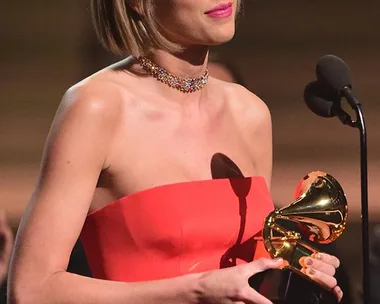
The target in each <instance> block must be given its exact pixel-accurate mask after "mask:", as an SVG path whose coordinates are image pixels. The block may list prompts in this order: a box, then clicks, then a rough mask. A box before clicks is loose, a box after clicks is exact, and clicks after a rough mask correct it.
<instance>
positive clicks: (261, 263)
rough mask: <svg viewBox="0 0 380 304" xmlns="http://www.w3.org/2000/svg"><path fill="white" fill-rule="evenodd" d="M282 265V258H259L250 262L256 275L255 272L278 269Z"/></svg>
mask: <svg viewBox="0 0 380 304" xmlns="http://www.w3.org/2000/svg"><path fill="white" fill-rule="evenodd" d="M283 263H284V260H283V259H282V258H278V259H266V258H261V259H258V260H256V261H254V262H252V266H253V268H254V271H255V272H256V273H257V272H262V271H265V270H267V269H273V268H280V267H281V266H282V265H283Z"/></svg>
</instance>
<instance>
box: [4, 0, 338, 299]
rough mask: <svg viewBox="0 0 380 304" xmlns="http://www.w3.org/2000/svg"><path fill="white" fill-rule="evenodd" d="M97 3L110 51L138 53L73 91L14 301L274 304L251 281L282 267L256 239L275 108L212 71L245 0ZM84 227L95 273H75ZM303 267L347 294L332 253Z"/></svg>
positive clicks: (55, 132) (27, 232) (51, 143)
mask: <svg viewBox="0 0 380 304" xmlns="http://www.w3.org/2000/svg"><path fill="white" fill-rule="evenodd" d="M92 10H93V17H94V22H95V27H96V30H97V32H98V35H99V37H100V39H101V41H102V42H103V43H104V44H105V46H106V47H107V48H108V49H110V50H112V51H114V52H118V53H124V54H126V53H131V54H133V57H130V58H127V59H126V60H125V61H123V62H120V63H118V64H116V65H114V66H111V67H109V68H107V69H105V70H102V71H100V72H98V73H96V74H95V75H93V76H91V77H89V78H88V79H85V80H84V81H82V82H80V83H79V84H76V85H75V86H74V87H73V88H71V89H70V90H68V92H67V93H66V94H65V97H64V99H63V101H62V103H61V105H60V107H59V109H58V112H57V115H56V118H55V120H54V123H53V125H52V128H51V131H50V134H49V138H48V141H47V144H46V148H45V152H44V156H43V163H42V169H41V175H40V178H39V182H38V184H37V188H36V190H35V192H34V194H33V197H32V199H31V202H30V204H29V207H28V208H27V211H26V214H25V216H24V218H23V220H22V224H21V226H20V229H19V232H18V237H17V245H16V250H15V253H14V256H13V259H12V260H13V262H12V270H11V282H10V293H9V302H10V303H49V304H51V303H82V304H86V303H91V304H97V303H99V304H100V303H101V304H106V303H112V304H118V303H122V304H125V303H134V304H138V303H218V304H223V303H269V300H267V299H265V298H264V297H263V296H262V295H260V294H258V293H257V292H256V291H255V290H254V289H252V288H250V286H249V285H248V282H247V280H248V278H249V277H250V276H252V275H254V274H256V273H258V272H261V271H263V270H265V269H270V268H277V267H279V266H280V265H281V264H282V261H281V260H271V259H269V258H268V257H267V255H266V253H265V252H264V251H263V250H262V245H260V244H257V243H256V242H255V241H254V236H255V235H256V234H258V233H260V229H261V228H260V227H261V226H262V221H263V218H264V217H265V215H266V214H268V212H269V211H270V210H272V208H273V206H272V203H271V200H270V197H269V191H268V187H269V185H270V178H271V167H272V164H271V158H272V157H271V155H272V151H271V149H272V146H271V122H270V115H269V111H268V109H267V107H266V106H265V104H264V103H263V102H262V101H261V100H260V99H259V98H257V97H256V96H255V95H253V94H252V93H250V92H248V91H247V90H246V89H244V88H243V87H241V86H238V85H235V84H228V83H225V82H222V81H220V80H216V79H214V78H211V77H208V72H207V57H208V47H209V46H210V45H216V44H221V43H224V42H227V41H228V40H230V39H231V38H232V37H233V35H234V31H235V16H236V14H237V12H238V10H239V1H236V0H234V1H230V2H229V3H221V2H220V1H215V0H207V1H205V0H168V1H160V0H151V1H144V0H134V1H133V0H130V1H124V0H114V1H109V0H94V1H92ZM189 78H191V79H189ZM157 80H159V81H157ZM243 175H244V176H246V177H243ZM247 176H248V177H247ZM109 202H112V203H109ZM79 235H81V240H82V242H83V245H84V248H85V251H86V254H87V257H88V261H89V265H90V267H91V272H92V274H93V276H94V278H85V277H81V276H77V275H74V274H70V273H68V272H66V271H65V269H66V267H67V263H68V259H69V256H70V252H71V249H72V247H73V245H74V243H75V241H76V239H77V238H78V236H79ZM41 252H50V254H49V255H48V256H45V255H42V254H41ZM260 257H261V258H260ZM265 257H266V258H265ZM259 258H260V259H259ZM253 260H255V261H253ZM252 261H253V262H252ZM246 262H249V263H246ZM304 265H305V269H304V271H305V273H307V274H308V275H310V276H311V277H312V278H313V279H315V280H317V281H320V282H321V283H322V284H325V285H326V286H328V287H329V288H331V289H333V290H334V292H335V294H336V295H337V297H338V299H340V298H341V297H342V293H341V290H340V288H339V287H338V286H336V285H337V284H336V280H335V279H334V277H333V275H334V272H335V268H336V267H338V266H339V260H338V259H337V258H336V257H333V256H330V255H328V254H319V255H318V256H316V257H315V258H309V259H308V260H305V261H304ZM230 266H232V267H230ZM219 268H222V269H219Z"/></svg>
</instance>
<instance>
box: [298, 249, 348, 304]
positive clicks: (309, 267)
mask: <svg viewBox="0 0 380 304" xmlns="http://www.w3.org/2000/svg"><path fill="white" fill-rule="evenodd" d="M300 263H301V265H302V267H303V268H302V272H303V273H305V274H306V275H308V276H309V277H310V278H311V279H313V280H315V281H317V282H319V283H321V284H323V285H325V286H326V287H327V288H329V289H331V290H332V291H333V293H334V294H335V296H336V297H337V299H338V301H339V302H340V301H341V300H342V298H343V291H342V289H340V287H339V286H338V285H337V280H336V279H335V278H334V275H335V272H336V269H337V268H338V267H339V265H340V261H339V259H338V258H337V257H335V256H332V255H329V254H327V253H315V254H313V255H312V256H311V257H303V258H301V260H300Z"/></svg>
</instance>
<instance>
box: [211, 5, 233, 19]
mask: <svg viewBox="0 0 380 304" xmlns="http://www.w3.org/2000/svg"><path fill="white" fill-rule="evenodd" d="M206 15H207V16H209V17H211V18H216V19H222V18H228V17H230V16H231V15H232V5H231V6H228V7H226V8H225V9H220V10H217V11H213V12H210V13H207V14H206Z"/></svg>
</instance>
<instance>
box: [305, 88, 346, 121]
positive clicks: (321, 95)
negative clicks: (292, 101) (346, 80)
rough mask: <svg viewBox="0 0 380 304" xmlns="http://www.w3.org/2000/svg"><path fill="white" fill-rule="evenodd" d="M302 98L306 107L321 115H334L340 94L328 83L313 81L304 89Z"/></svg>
mask: <svg viewBox="0 0 380 304" xmlns="http://www.w3.org/2000/svg"><path fill="white" fill-rule="evenodd" d="M304 100H305V103H306V105H307V107H308V108H309V109H310V110H311V111H312V112H314V113H315V114H317V115H318V116H322V117H335V116H337V115H338V112H339V109H340V96H339V94H338V93H337V92H335V91H334V89H333V88H331V87H330V86H328V85H325V84H323V83H320V82H318V81H313V82H311V83H309V84H308V85H307V86H306V88H305V91H304Z"/></svg>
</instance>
